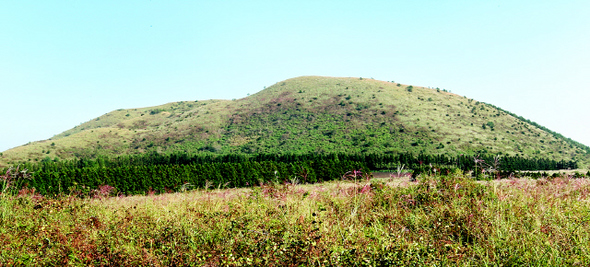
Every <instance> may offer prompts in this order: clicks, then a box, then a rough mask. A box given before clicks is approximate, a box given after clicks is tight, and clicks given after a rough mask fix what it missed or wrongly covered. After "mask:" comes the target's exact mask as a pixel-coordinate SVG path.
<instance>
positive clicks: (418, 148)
mask: <svg viewBox="0 0 590 267" xmlns="http://www.w3.org/2000/svg"><path fill="white" fill-rule="evenodd" d="M150 151H157V152H160V153H169V152H183V153H189V154H198V153H216V154H227V153H285V152H293V153H308V152H315V153H332V152H375V153H400V152H413V153H427V154H448V155H458V154H476V153H479V154H502V155H518V156H523V157H530V158H535V157H539V158H541V157H542V158H549V159H555V160H562V159H563V160H577V161H579V162H584V163H588V162H589V160H588V159H589V158H590V148H589V147H587V146H584V145H582V144H580V143H577V142H575V141H573V140H571V139H567V138H564V137H563V136H561V135H559V134H557V133H555V132H553V131H550V130H548V129H546V128H544V127H542V126H540V125H537V124H536V123H533V122H530V121H528V120H526V119H524V118H522V117H518V116H516V115H514V114H512V113H510V112H507V111H504V110H502V109H500V108H497V107H495V106H493V105H490V104H486V103H483V102H479V101H476V100H473V99H469V98H466V97H462V96H458V95H455V94H452V93H450V92H446V90H440V89H430V88H424V87H418V86H412V85H403V84H399V83H394V82H386V81H378V80H373V79H365V78H333V77H317V76H306V77H298V78H293V79H289V80H285V81H283V82H279V83H276V84H274V85H272V86H270V87H268V88H266V89H265V90H262V91H260V92H258V93H256V94H254V95H251V96H248V97H246V98H242V99H236V100H207V101H182V102H175V103H168V104H165V105H161V106H156V107H148V108H137V109H120V110H116V111H113V112H110V113H107V114H105V115H103V116H100V117H98V118H95V119H93V120H91V121H88V122H86V123H83V124H81V125H79V126H76V127H74V128H72V129H70V130H68V131H65V132H63V133H61V134H58V135H56V136H54V137H52V138H50V139H49V140H44V141H39V142H33V143H29V144H26V145H23V146H20V147H17V148H13V149H10V150H7V151H5V152H4V153H2V155H1V156H0V166H6V165H9V164H15V163H17V162H20V161H42V160H59V159H71V158H79V157H81V158H85V157H86V158H95V157H98V156H101V155H104V156H112V155H123V154H140V153H145V152H150Z"/></svg>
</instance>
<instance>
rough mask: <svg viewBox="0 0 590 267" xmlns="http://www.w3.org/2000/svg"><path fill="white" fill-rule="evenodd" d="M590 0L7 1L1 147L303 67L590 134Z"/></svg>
mask: <svg viewBox="0 0 590 267" xmlns="http://www.w3.org/2000/svg"><path fill="white" fill-rule="evenodd" d="M588 14H590V1H587V0H583V1H567V0H564V1H542V0H534V1H524V0H523V1H514V0H511V1H496V0H488V1H479V0H469V1H445V0H438V1H422V0H414V1H409V0H406V1H391V0H390V1H371V0H368V1H346V0H340V1H324V0H314V1H304V0H300V1H276V0H275V1H257V0H249V1H222V0H217V1H155V0H154V1H110V0H102V1H67V0H60V1H49V0H48V1H26V0H23V1H16V0H15V1H12V0H7V1H2V2H0V99H1V101H2V104H1V105H0V129H1V130H0V151H4V150H7V149H9V148H12V147H16V146H20V145H23V144H26V143H28V142H32V141H38V140H44V139H48V138H51V137H52V136H54V135H56V134H59V133H61V132H63V131H65V130H68V129H70V128H73V127H74V126H77V125H79V124H81V123H83V122H86V121H89V120H92V119H93V118H96V117H98V116H101V115H103V114H105V113H108V112H110V111H113V110H116V109H120V108H139V107H148V106H155V105H160V104H165V103H168V102H175V101H190V100H206V99H233V98H242V97H246V96H247V95H248V94H253V93H256V92H258V91H260V90H262V89H263V88H264V87H265V86H270V85H272V84H274V83H276V82H280V81H282V80H286V79H289V78H294V77H298V76H304V75H320V76H336V77H366V78H374V79H378V80H385V81H395V82H399V83H404V84H412V85H415V86H430V87H440V88H441V89H447V90H450V91H451V92H453V93H456V94H459V95H462V96H467V97H469V98H474V99H476V100H478V101H482V102H486V103H490V104H493V105H495V106H498V107H501V108H503V109H505V110H508V111H511V112H513V113H515V114H517V115H520V116H523V117H525V118H527V119H530V120H532V121H535V122H537V123H539V124H540V125H543V126H545V127H547V128H549V129H551V130H553V131H555V132H558V133H561V134H563V135H564V136H566V137H569V138H572V139H574V140H576V141H578V142H581V143H583V144H586V145H590V123H589V122H590V105H589V102H590V101H589V100H590V90H589V89H590V88H589V86H590V16H588Z"/></svg>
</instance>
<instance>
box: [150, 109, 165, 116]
mask: <svg viewBox="0 0 590 267" xmlns="http://www.w3.org/2000/svg"><path fill="white" fill-rule="evenodd" d="M164 111H166V110H164V109H159V108H157V109H152V110H150V115H156V114H159V113H161V112H164Z"/></svg>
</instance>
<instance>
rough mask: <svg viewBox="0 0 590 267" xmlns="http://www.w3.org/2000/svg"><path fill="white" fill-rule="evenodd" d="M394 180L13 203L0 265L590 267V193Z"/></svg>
mask: <svg viewBox="0 0 590 267" xmlns="http://www.w3.org/2000/svg"><path fill="white" fill-rule="evenodd" d="M395 176H396V175H394V177H385V178H370V177H369V176H365V177H357V178H356V179H354V177H352V179H348V180H338V181H330V182H324V183H319V184H300V183H298V181H297V180H295V179H294V180H292V181H291V182H288V183H281V184H279V183H274V184H262V185H259V186H255V187H250V188H233V189H221V188H201V189H194V190H186V191H185V192H177V193H170V194H160V195H158V194H147V195H140V196H122V195H121V196H112V195H111V194H112V188H109V187H106V186H103V187H100V188H99V189H97V190H94V191H92V192H90V193H88V195H84V196H81V195H76V194H74V193H72V194H68V195H61V196H58V197H55V198H46V197H42V196H40V195H37V194H35V193H34V192H31V191H27V190H21V192H18V193H17V192H13V193H14V194H9V192H6V191H5V192H4V193H3V194H2V195H1V196H0V246H1V247H2V250H1V252H0V265H2V266H14V265H16V266H18V265H43V266H46V265H49V266H54V265H59V266H88V265H93V266H113V265H117V266H138V265H140V266H146V265H150V266H181V265H182V266H185V265H188V266H248V265H256V266H278V265H282V266H449V265H450V266H589V265H590V205H589V204H590V203H589V201H590V200H589V197H590V182H589V181H588V180H587V179H574V178H572V176H571V175H561V176H558V177H548V178H542V179H526V178H522V179H503V180H492V181H474V180H472V179H471V178H469V177H468V176H467V175H465V174H464V173H462V172H461V171H459V170H457V171H456V172H454V173H451V174H449V175H445V176H440V175H427V174H422V175H420V176H419V177H418V179H417V181H416V182H409V181H408V179H407V177H405V176H401V177H395ZM189 189H190V188H189ZM8 190H9V188H8Z"/></svg>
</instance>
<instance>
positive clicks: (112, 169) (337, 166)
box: [21, 153, 578, 195]
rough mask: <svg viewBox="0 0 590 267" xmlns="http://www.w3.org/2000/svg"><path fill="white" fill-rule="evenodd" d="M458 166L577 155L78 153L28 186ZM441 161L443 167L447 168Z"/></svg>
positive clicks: (314, 176) (131, 189) (49, 188)
mask: <svg viewBox="0 0 590 267" xmlns="http://www.w3.org/2000/svg"><path fill="white" fill-rule="evenodd" d="M433 165H434V166H437V167H438V169H439V171H442V170H443V169H445V170H452V169H455V168H458V169H461V170H463V171H471V170H475V171H481V170H482V169H484V168H487V169H489V168H494V170H495V171H500V172H502V173H507V172H508V173H509V172H512V171H536V170H559V169H568V168H570V169H575V168H577V167H578V166H577V163H576V162H575V161H555V160H549V159H526V158H522V157H516V156H514V157H508V156H506V157H502V158H499V160H498V158H494V157H493V156H470V155H459V156H454V157H451V156H445V155H426V154H420V155H413V154H411V153H400V154H254V155H249V154H232V155H215V154H200V155H188V154H186V153H184V154H183V153H176V154H158V153H152V154H143V155H136V156H120V157H117V158H102V157H101V158H97V159H78V160H65V161H51V162H42V163H37V164H29V163H27V164H25V165H24V166H21V169H22V167H24V168H27V169H28V170H29V172H31V173H32V178H33V179H31V180H30V181H28V184H26V185H25V186H28V187H29V188H35V189H36V190H37V192H39V193H41V194H50V195H51V194H58V193H60V192H68V190H71V189H77V190H80V189H88V190H90V189H95V188H97V187H98V186H101V185H110V186H113V187H115V188H116V189H117V190H118V191H120V192H122V193H124V194H136V193H145V192H148V191H150V190H152V191H155V192H162V191H166V190H171V191H176V190H179V189H181V188H182V187H183V186H184V187H186V186H189V187H190V186H194V187H199V188H203V187H205V186H206V185H208V186H213V187H219V186H229V187H243V186H249V185H257V184H259V183H266V182H285V181H289V180H292V179H298V180H299V181H300V182H304V183H315V182H322V181H328V180H333V179H339V178H341V177H342V176H343V175H344V174H345V173H347V172H350V171H353V170H363V172H364V173H370V171H371V170H372V171H377V170H392V169H396V168H397V167H400V166H405V168H406V169H411V170H413V173H414V176H417V175H418V174H420V173H422V172H428V171H432V166H433ZM440 167H443V168H442V169H441V168H440Z"/></svg>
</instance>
